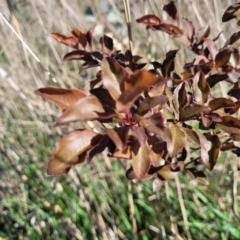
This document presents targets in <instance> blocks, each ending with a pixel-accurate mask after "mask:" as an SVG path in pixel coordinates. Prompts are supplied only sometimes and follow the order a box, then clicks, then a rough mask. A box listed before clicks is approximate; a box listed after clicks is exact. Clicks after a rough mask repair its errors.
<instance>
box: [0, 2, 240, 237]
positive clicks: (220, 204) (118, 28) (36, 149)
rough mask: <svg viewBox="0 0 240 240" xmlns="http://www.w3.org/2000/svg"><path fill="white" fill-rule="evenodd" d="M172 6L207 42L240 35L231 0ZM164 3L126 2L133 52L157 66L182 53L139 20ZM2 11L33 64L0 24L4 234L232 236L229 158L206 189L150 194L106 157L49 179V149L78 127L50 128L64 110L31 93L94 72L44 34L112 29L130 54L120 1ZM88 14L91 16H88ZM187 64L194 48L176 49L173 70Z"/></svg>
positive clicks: (190, 185) (78, 83)
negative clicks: (67, 58) (68, 59)
mask: <svg viewBox="0 0 240 240" xmlns="http://www.w3.org/2000/svg"><path fill="white" fill-rule="evenodd" d="M7 2H11V7H10V6H9V5H7ZM175 2H176V5H177V6H178V9H179V17H180V18H181V17H187V18H189V19H190V20H192V21H193V22H194V23H195V25H196V28H199V27H200V26H203V25H205V24H209V25H210V26H212V34H211V36H212V37H215V36H216V35H217V34H218V33H219V31H222V30H223V31H224V34H222V35H221V37H220V42H224V41H225V40H226V39H227V38H228V37H229V36H230V35H231V34H232V33H233V32H234V31H236V29H234V27H235V26H236V25H235V24H233V23H232V22H230V23H227V24H224V25H223V24H222V23H221V15H222V13H223V9H226V6H227V5H229V4H231V3H233V2H234V1H229V0H228V1H216V0H213V1H210V0H198V1H190V0H189V1H188V0H178V1H175ZM161 6H162V2H161V1H157V0H149V1H145V0H138V1H137V0H135V1H130V9H131V18H132V21H133V23H132V33H133V51H134V53H137V54H139V55H143V56H146V59H150V58H151V57H152V58H155V59H156V58H157V59H160V60H161V59H163V58H164V54H165V53H166V52H167V51H168V50H170V49H175V48H178V47H179V46H178V45H176V43H175V42H174V41H172V40H171V39H170V38H169V37H168V36H167V35H165V34H163V33H159V32H149V33H148V34H147V33H146V32H145V29H144V27H143V26H141V25H138V24H136V22H135V19H136V18H138V17H140V16H142V15H144V14H145V12H146V9H147V12H148V13H155V14H157V15H160V16H161V15H162V7H161ZM0 9H1V10H0V11H1V13H2V14H3V16H4V17H5V18H6V20H7V21H8V22H9V23H10V24H11V26H12V27H13V28H14V29H15V30H16V32H17V34H18V35H19V36H20V37H21V38H22V39H23V41H24V42H25V43H26V45H27V46H28V47H29V48H30V49H31V50H32V51H33V53H34V54H35V55H36V56H37V59H38V60H39V61H38V60H37V59H36V58H34V57H33V55H32V54H31V53H29V51H28V50H27V49H26V47H24V45H23V44H22V43H21V42H20V41H19V39H18V38H17V37H16V35H15V34H14V33H13V32H12V30H11V29H10V28H9V27H8V26H7V24H6V22H4V20H3V19H2V18H0V26H1V30H0V42H1V46H0V53H1V57H0V116H1V117H0V171H1V175H0V199H1V201H0V238H1V237H2V238H5V239H43V238H46V239H64V238H65V239H182V238H184V239H191V238H192V239H200V238H201V239H238V238H237V236H240V232H239V230H238V227H237V226H238V223H237V221H238V219H237V218H236V217H235V216H234V214H233V212H232V210H231V204H232V197H234V198H235V199H236V206H235V209H236V211H237V201H239V196H238V195H237V194H238V193H237V189H238V190H239V188H238V187H237V185H236V184H237V181H239V179H240V178H239V176H238V175H237V173H234V174H230V172H231V171H235V168H234V166H233V165H232V160H231V158H232V156H230V155H227V156H223V158H222V160H221V162H222V163H224V167H223V168H221V166H222V165H219V168H218V169H219V170H216V171H215V172H214V173H213V174H211V175H210V178H211V179H213V183H211V184H210V187H209V188H208V189H206V188H205V187H203V186H201V185H196V182H195V181H193V180H191V181H190V180H189V179H188V178H187V177H185V178H182V177H181V178H180V182H179V181H177V184H176V185H175V184H174V182H170V183H169V184H168V185H167V187H166V189H162V190H161V191H160V192H158V193H156V194H153V193H152V190H151V183H150V182H143V183H140V182H137V183H133V184H132V183H128V182H127V180H126V179H125V172H124V169H125V168H126V166H125V163H124V164H120V163H119V162H116V161H112V160H110V159H108V158H107V157H106V156H105V155H103V157H100V158H99V159H100V161H99V162H98V161H97V160H95V161H93V162H92V163H91V164H90V165H81V166H79V167H77V168H76V170H74V171H71V173H70V174H69V175H67V176H65V177H61V178H51V177H48V176H47V175H46V173H45V168H46V164H47V160H48V158H49V156H50V155H51V153H52V152H53V150H54V144H55V143H56V142H57V140H58V139H59V138H60V137H61V136H62V135H63V134H64V132H66V131H69V129H70V130H71V129H73V127H76V126H79V125H77V124H76V125H72V126H70V127H69V128H67V127H65V128H63V129H60V128H53V122H54V121H55V119H56V117H57V116H59V114H60V112H59V111H58V110H57V109H56V108H54V106H53V105H52V104H49V103H48V102H45V101H43V100H42V99H40V98H39V97H37V96H35V95H34V93H33V92H34V90H36V89H37V88H39V87H43V86H48V85H53V86H61V87H80V88H81V87H83V86H84V83H85V82H86V81H89V80H91V79H92V77H93V76H94V72H93V71H89V70H87V71H85V72H83V73H81V74H80V75H79V74H78V68H79V63H78V62H72V63H63V62H62V60H61V59H62V57H63V55H64V54H65V53H66V50H67V49H66V47H65V46H63V45H61V44H59V43H57V42H55V41H54V40H53V39H52V38H51V37H50V33H51V32H61V33H68V31H69V29H71V28H73V27H78V28H79V29H81V30H83V31H86V30H87V29H88V28H90V27H91V26H93V25H96V31H95V36H99V35H101V34H102V33H103V32H104V33H111V35H112V37H113V38H114V41H115V45H116V46H117V48H122V49H123V50H126V49H127V48H128V40H127V39H128V37H127V28H126V24H125V15H124V6H123V2H122V1H120V0H108V1H107V0H105V1H104V0H102V1H97V0H91V1H90V0H89V1H77V0H72V1H71V3H69V2H67V1H65V0H52V1H40V0H28V1H25V0H21V1H20V0H19V1H17V0H14V1H0ZM89 9H91V11H92V13H93V16H94V17H93V16H90V15H86V13H87V10H89ZM109 9H111V11H109ZM149 43H150V47H149ZM95 46H96V45H95ZM190 59H191V52H190V51H188V50H186V49H185V48H180V54H179V56H178V59H177V63H178V64H177V70H178V72H179V73H181V70H182V69H181V66H183V64H184V63H185V62H188V61H189V60H190ZM232 182H233V183H234V184H233V186H234V189H233V190H234V191H232ZM165 194H166V195H165ZM178 198H179V200H180V203H179V201H178ZM238 214H239V213H238ZM187 224H188V225H187ZM196 234H199V237H200V236H201V237H200V238H198V237H196V236H198V235H196Z"/></svg>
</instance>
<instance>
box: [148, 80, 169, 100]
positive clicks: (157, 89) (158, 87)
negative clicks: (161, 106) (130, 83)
mask: <svg viewBox="0 0 240 240" xmlns="http://www.w3.org/2000/svg"><path fill="white" fill-rule="evenodd" d="M167 81H168V79H167V78H162V79H161V81H160V82H159V83H157V84H155V85H154V86H153V87H152V88H151V89H150V90H149V91H148V95H149V96H150V97H157V96H160V95H162V94H163V92H164V90H165V86H166V83H167Z"/></svg>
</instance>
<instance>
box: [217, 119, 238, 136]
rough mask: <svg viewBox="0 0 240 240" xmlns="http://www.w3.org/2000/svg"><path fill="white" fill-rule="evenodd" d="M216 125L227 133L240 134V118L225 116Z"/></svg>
mask: <svg viewBox="0 0 240 240" xmlns="http://www.w3.org/2000/svg"><path fill="white" fill-rule="evenodd" d="M216 126H217V127H219V128H220V129H222V130H223V131H225V132H227V133H236V134H240V120H239V119H237V118H234V117H232V116H223V117H222V122H221V123H217V124H216Z"/></svg>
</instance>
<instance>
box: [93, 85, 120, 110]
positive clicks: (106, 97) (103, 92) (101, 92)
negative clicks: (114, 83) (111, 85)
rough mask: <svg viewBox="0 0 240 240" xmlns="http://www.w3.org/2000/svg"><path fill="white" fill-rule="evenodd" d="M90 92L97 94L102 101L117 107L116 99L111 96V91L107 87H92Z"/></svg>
mask: <svg viewBox="0 0 240 240" xmlns="http://www.w3.org/2000/svg"><path fill="white" fill-rule="evenodd" d="M89 92H90V93H91V94H92V95H94V96H96V97H97V98H98V99H99V100H100V101H101V102H103V103H105V104H107V105H108V106H110V107H112V108H115V104H116V103H115V101H114V99H113V98H112V97H111V95H110V93H109V91H108V90H107V89H105V88H102V87H99V88H93V89H90V90H89Z"/></svg>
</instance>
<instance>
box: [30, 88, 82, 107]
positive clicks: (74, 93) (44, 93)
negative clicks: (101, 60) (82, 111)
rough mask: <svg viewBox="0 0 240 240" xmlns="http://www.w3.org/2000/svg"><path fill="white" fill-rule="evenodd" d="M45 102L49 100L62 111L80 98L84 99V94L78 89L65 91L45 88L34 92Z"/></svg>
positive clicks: (63, 89)
mask: <svg viewBox="0 0 240 240" xmlns="http://www.w3.org/2000/svg"><path fill="white" fill-rule="evenodd" d="M34 93H35V94H36V95H39V96H41V97H43V98H45V99H47V100H50V101H51V102H53V103H54V104H56V105H57V106H58V107H59V108H60V109H61V110H62V111H64V110H65V109H66V108H68V107H69V106H70V105H72V104H73V103H75V102H76V101H78V100H79V99H81V98H84V97H86V94H85V93H84V92H82V91H81V90H79V89H75V88H73V89H65V88H54V87H46V88H39V89H38V90H36V91H35V92H34Z"/></svg>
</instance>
